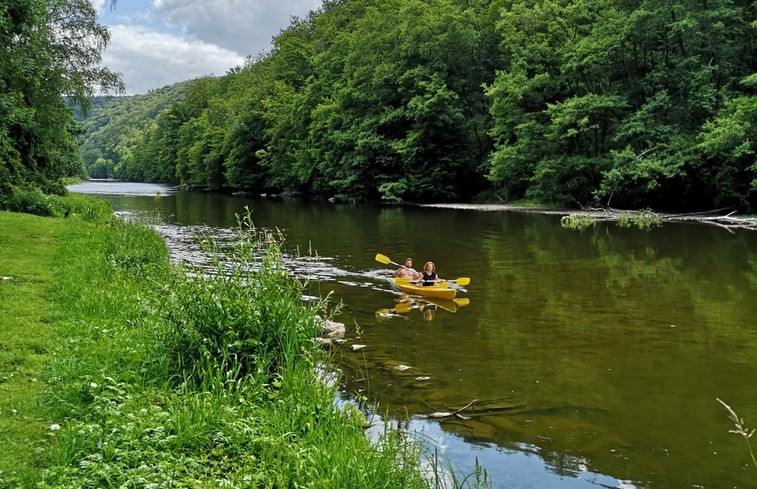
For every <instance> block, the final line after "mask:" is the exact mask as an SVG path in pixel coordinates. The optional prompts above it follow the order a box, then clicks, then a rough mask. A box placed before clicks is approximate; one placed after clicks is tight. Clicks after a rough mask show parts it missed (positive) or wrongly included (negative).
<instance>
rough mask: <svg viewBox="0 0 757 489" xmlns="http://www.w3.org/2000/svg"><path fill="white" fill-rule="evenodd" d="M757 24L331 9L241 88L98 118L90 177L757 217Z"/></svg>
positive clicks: (445, 0)
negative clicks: (733, 211) (725, 211)
mask: <svg viewBox="0 0 757 489" xmlns="http://www.w3.org/2000/svg"><path fill="white" fill-rule="evenodd" d="M61 1H62V0H61ZM59 3H60V2H59ZM63 3H72V2H63ZM26 4H29V5H31V4H45V2H39V1H36V2H32V1H28V2H25V5H26ZM756 8H757V7H755V4H754V2H751V1H746V0H740V1H737V0H707V1H701V0H698V1H694V0H675V1H669V2H654V1H649V0H639V1H634V2H628V1H626V0H538V1H537V0H528V1H526V0H507V1H506V0H381V1H379V0H326V1H325V2H324V3H323V5H322V6H321V8H319V9H318V10H317V11H313V12H311V13H310V14H309V15H308V16H307V17H306V18H303V19H298V18H295V19H293V20H292V22H291V24H290V25H289V26H288V27H287V28H286V29H284V30H282V31H281V32H280V33H279V35H278V36H276V37H275V38H274V41H273V46H272V49H271V50H270V51H269V52H266V53H261V54H259V55H258V56H256V57H250V58H248V60H247V62H246V63H245V65H244V66H242V67H237V68H233V69H231V70H229V72H228V73H227V74H225V75H224V76H221V77H216V78H202V79H197V80H192V81H188V82H185V83H183V84H182V85H181V89H176V90H174V89H171V88H170V87H168V88H166V89H164V90H161V91H156V92H153V93H150V94H147V95H145V96H138V97H128V98H114V99H112V100H109V101H108V102H107V103H103V104H102V105H99V106H98V107H96V108H95V109H94V110H93V113H92V116H91V117H90V118H88V119H87V120H86V121H85V122H86V125H87V133H86V134H85V136H84V137H83V141H84V152H83V156H84V161H85V165H86V167H87V169H88V171H89V173H90V174H91V175H96V176H114V177H118V178H126V179H131V180H149V181H162V182H171V183H179V184H185V185H189V186H193V187H201V188H209V189H224V188H234V189H245V190H250V191H260V192H296V193H301V194H305V195H308V196H312V197H336V198H338V199H342V200H345V201H363V200H372V201H389V202H392V201H394V202H396V201H445V200H446V201H449V200H468V199H476V198H477V199H489V200H492V199H500V200H505V201H516V200H520V199H530V200H536V201H540V202H543V203H552V204H559V205H571V206H584V205H595V204H603V205H612V206H616V207H629V208H643V207H652V208H656V209H661V210H676V209H691V210H700V209H703V208H713V207H733V208H737V209H740V210H754V209H757V163H755V161H756V160H757V158H756V157H755V151H756V147H755V130H756V129H755V127H757V102H755V96H757V69H756V65H757V36H756V33H757V20H755V19H757V15H756V14H757V11H756V10H755V9H756ZM9 15H10V14H8V13H7V9H6V17H7V16H9ZM3 25H5V24H3ZM11 37H12V36H11ZM4 60H5V58H4ZM3 62H5V61H3ZM61 83H62V82H61ZM124 106H130V107H135V106H139V107H141V108H140V109H139V110H137V111H132V110H126V109H124ZM117 111H120V112H121V115H120V116H119V117H111V115H113V113H114V112H117ZM103 114H105V116H106V117H105V118H106V119H108V120H109V122H108V123H107V124H104V125H103V123H102V121H103V120H104V119H103V117H104V116H103ZM17 117H21V114H19V115H18V116H17ZM3 124H7V122H3ZM4 127H5V126H4ZM59 127H60V125H58V126H56V130H58V129H57V128H59ZM48 130H51V129H48ZM6 146H7V145H6V144H3V145H2V146H0V148H2V149H0V150H2V151H6V149H5V148H6ZM19 161H21V160H19ZM20 164H21V165H22V166H24V165H26V162H25V161H24V163H20ZM58 164H60V162H58ZM10 168H15V167H14V166H10Z"/></svg>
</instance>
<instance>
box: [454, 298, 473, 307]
mask: <svg viewBox="0 0 757 489" xmlns="http://www.w3.org/2000/svg"><path fill="white" fill-rule="evenodd" d="M455 304H457V305H458V306H460V307H463V306H467V305H468V304H470V299H468V298H467V297H462V298H460V299H455Z"/></svg>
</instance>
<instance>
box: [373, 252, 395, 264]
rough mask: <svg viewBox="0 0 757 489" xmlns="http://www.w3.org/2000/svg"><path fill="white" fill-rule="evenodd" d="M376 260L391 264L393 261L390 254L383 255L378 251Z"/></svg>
mask: <svg viewBox="0 0 757 489" xmlns="http://www.w3.org/2000/svg"><path fill="white" fill-rule="evenodd" d="M376 261H377V262H379V263H383V264H384V265H389V264H390V263H391V262H392V260H390V259H389V257H388V256H386V255H382V254H381V253H376Z"/></svg>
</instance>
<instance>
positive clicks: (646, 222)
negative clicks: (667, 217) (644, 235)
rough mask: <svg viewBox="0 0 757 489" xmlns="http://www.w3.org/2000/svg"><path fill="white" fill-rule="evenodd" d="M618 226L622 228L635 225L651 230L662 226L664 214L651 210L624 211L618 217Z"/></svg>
mask: <svg viewBox="0 0 757 489" xmlns="http://www.w3.org/2000/svg"><path fill="white" fill-rule="evenodd" d="M618 226H619V227H622V228H630V227H635V228H638V229H642V230H650V229H652V228H656V227H660V226H662V216H661V215H659V214H656V213H654V212H652V211H650V210H643V211H639V212H624V213H623V214H622V215H621V216H620V217H619V218H618Z"/></svg>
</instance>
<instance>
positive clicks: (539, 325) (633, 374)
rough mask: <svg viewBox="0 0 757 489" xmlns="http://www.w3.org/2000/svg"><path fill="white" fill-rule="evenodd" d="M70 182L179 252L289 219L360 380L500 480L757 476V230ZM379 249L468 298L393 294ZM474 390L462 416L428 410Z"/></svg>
mask: <svg viewBox="0 0 757 489" xmlns="http://www.w3.org/2000/svg"><path fill="white" fill-rule="evenodd" d="M70 189H71V190H72V191H76V192H82V193H91V194H96V195H99V196H101V197H103V198H106V199H108V200H109V201H110V202H112V204H113V207H114V209H115V210H117V211H119V212H123V213H131V214H135V215H138V216H140V217H142V218H147V219H149V220H150V221H151V222H153V223H154V224H155V225H156V228H157V229H158V230H159V231H160V232H161V233H162V234H163V235H164V236H166V238H167V240H168V241H169V244H170V248H171V253H172V257H173V258H174V259H175V260H184V261H194V262H201V261H202V260H203V258H202V256H201V254H200V253H199V252H198V249H197V247H196V246H195V245H194V242H193V239H194V236H195V235H196V234H197V233H198V232H204V233H211V234H214V235H218V236H221V237H222V236H224V235H228V233H229V231H230V230H231V229H233V228H234V226H235V225H236V215H237V214H239V213H242V212H244V209H245V207H248V208H249V209H250V210H251V215H252V219H253V222H254V224H255V226H256V227H258V228H260V229H268V230H276V229H278V230H281V231H282V232H283V234H284V235H285V237H286V241H285V249H286V251H287V254H286V256H285V261H286V263H287V267H288V268H289V270H290V271H291V273H292V274H293V275H295V276H297V277H299V278H301V279H305V280H307V281H308V282H309V284H310V285H309V288H308V290H309V293H311V294H312V295H315V296H322V297H323V296H326V295H327V294H329V293H330V294H331V296H330V297H331V299H330V300H331V303H332V304H336V303H341V304H342V308H341V313H340V314H339V316H338V317H336V318H335V319H336V320H338V321H341V322H344V323H345V324H346V326H347V333H346V336H345V339H346V342H345V343H344V344H342V345H341V346H339V347H338V348H337V349H335V350H334V354H333V358H334V361H335V364H336V366H337V367H338V368H339V370H340V372H341V375H340V380H339V383H340V387H341V392H342V393H343V396H344V397H345V398H363V399H367V402H368V404H370V405H372V406H375V407H376V409H377V411H378V412H379V413H380V414H382V415H384V416H389V417H393V418H397V419H400V420H403V421H402V424H403V426H404V427H405V428H407V429H409V430H411V431H417V432H419V433H422V436H423V437H424V438H425V439H428V440H429V441H430V443H431V444H432V445H434V446H435V447H436V450H437V451H438V453H439V454H440V457H442V458H444V459H447V460H449V461H450V463H451V464H452V465H453V466H454V467H455V469H456V470H457V471H458V473H460V474H461V475H462V476H464V475H466V474H469V473H471V472H472V471H473V467H474V464H475V463H476V461H478V463H479V464H480V465H481V466H482V467H483V469H485V470H486V471H487V473H488V475H489V477H490V479H491V487H495V488H508V489H521V488H560V489H563V488H570V489H573V488H576V489H579V488H597V487H602V488H625V489H628V488H647V489H663V488H665V489H667V488H739V489H741V488H750V487H751V488H754V487H757V467H755V466H754V465H752V462H751V460H750V458H749V451H748V449H747V445H746V443H745V442H744V439H743V438H741V437H739V436H738V435H735V434H733V433H729V430H730V429H732V428H733V423H732V422H731V421H730V420H729V419H728V413H727V412H726V410H725V409H724V408H723V407H722V406H721V405H720V404H719V403H718V402H717V401H716V398H720V399H722V400H724V401H725V402H727V403H728V404H730V405H731V406H732V407H733V408H734V409H735V410H736V411H737V413H738V414H739V415H740V416H742V417H743V418H745V422H746V424H747V425H749V426H756V425H757V320H755V318H757V233H755V232H753V231H743V232H735V233H729V232H728V231H726V230H723V229H719V228H716V227H714V226H708V225H699V224H666V225H663V226H662V227H660V228H657V229H652V230H650V231H641V230H637V229H622V228H619V227H617V226H616V225H615V224H613V223H600V224H598V225H597V226H596V227H594V228H592V229H589V230H585V231H574V230H567V229H563V228H562V227H561V226H560V222H559V220H560V217H559V216H554V215H540V214H533V213H522V212H481V211H475V210H453V209H437V208H424V207H417V206H378V205H359V206H351V205H341V204H330V203H312V202H310V203H308V202H299V201H294V200H280V199H263V198H251V197H242V196H232V195H223V194H215V193H202V192H190V191H173V189H170V188H168V187H162V186H154V185H147V184H126V183H119V182H85V183H82V184H78V185H75V186H72V187H70ZM157 191H160V192H161V193H160V196H156V192H157ZM377 253H381V254H384V255H387V256H388V257H390V258H391V259H392V260H393V261H396V262H400V261H403V260H404V258H406V257H412V258H413V259H414V260H415V265H416V266H417V267H420V266H422V264H423V263H424V262H425V261H426V260H433V261H435V262H436V264H437V267H438V272H439V274H440V275H441V276H443V277H445V278H455V277H470V278H471V282H470V284H469V285H468V286H466V287H465V289H464V290H461V291H460V292H459V295H458V297H464V298H467V299H468V300H469V303H468V304H467V305H461V306H457V307H452V306H451V305H449V304H438V305H436V306H435V307H434V306H433V305H432V306H427V305H426V304H421V303H416V304H414V305H412V307H407V309H409V310H406V311H405V310H403V312H402V313H395V312H393V311H392V310H393V308H394V307H396V306H397V302H396V301H397V300H398V299H399V295H398V293H397V292H396V291H394V290H392V288H391V287H390V284H389V283H388V281H387V278H388V277H389V276H390V275H391V273H392V271H393V269H394V268H395V267H393V266H386V265H382V264H381V263H379V262H377V261H376V260H375V259H374V258H375V256H376V254H377ZM356 344H360V345H365V347H364V348H362V349H359V350H354V349H353V345H356ZM472 401H475V402H473V404H472V405H470V406H469V407H468V408H466V409H465V410H463V411H461V412H460V413H459V414H460V415H461V416H460V417H458V416H447V417H444V418H439V419H436V418H433V417H430V415H432V414H433V413H437V412H453V411H455V410H458V409H460V408H463V407H464V406H466V405H468V404H469V403H471V402H472ZM752 442H753V444H754V445H755V447H756V448H757V438H753V440H752Z"/></svg>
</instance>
